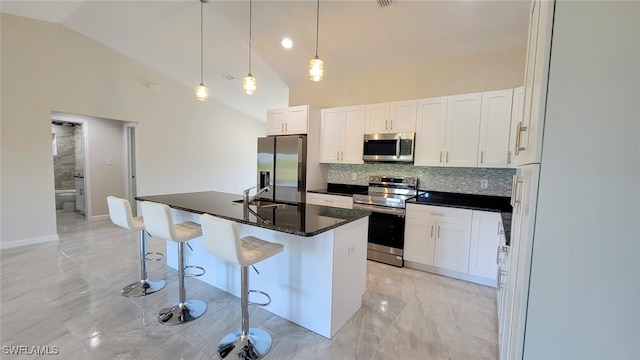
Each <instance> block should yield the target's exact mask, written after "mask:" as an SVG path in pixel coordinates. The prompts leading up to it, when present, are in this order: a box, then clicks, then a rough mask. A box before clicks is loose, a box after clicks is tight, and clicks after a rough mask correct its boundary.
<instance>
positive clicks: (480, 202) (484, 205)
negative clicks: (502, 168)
mask: <svg viewBox="0 0 640 360" xmlns="http://www.w3.org/2000/svg"><path fill="white" fill-rule="evenodd" d="M407 203H409V204H422V205H434V206H447V207H455V208H461V209H470V210H482V211H495V212H499V213H500V215H501V216H502V226H503V227H504V232H505V237H506V240H507V245H509V244H510V241H511V211H512V208H511V199H510V198H509V197H506V196H491V195H476V194H459V193H449V192H441V191H425V190H420V194H419V195H418V196H416V197H415V198H413V199H410V200H407Z"/></svg>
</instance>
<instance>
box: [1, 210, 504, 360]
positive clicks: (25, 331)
mask: <svg viewBox="0 0 640 360" xmlns="http://www.w3.org/2000/svg"><path fill="white" fill-rule="evenodd" d="M58 215H59V217H58V234H59V235H60V240H59V241H58V242H51V243H45V244H39V245H31V246H24V247H20V248H14V249H7V250H4V251H2V252H1V254H0V263H1V264H0V266H1V268H0V316H1V318H0V322H1V325H0V345H2V346H3V350H2V351H3V353H2V356H1V357H2V359H52V358H60V359H100V360H101V359H121V360H124V359H136V360H139V359H154V360H155V359H170V360H175V359H185V360H199V359H215V358H217V356H216V348H217V344H218V342H219V341H220V339H221V338H222V337H223V336H224V335H225V334H227V333H228V332H230V331H232V330H234V329H236V328H239V327H240V305H239V301H238V299H237V298H236V297H234V296H232V295H230V294H227V293H225V292H223V291H221V290H218V289H217V288H214V287H213V286H210V285H208V284H205V283H203V282H201V281H199V280H197V279H195V278H188V279H187V280H186V287H187V297H188V298H194V299H201V300H203V301H205V302H206V303H207V305H208V310H207V312H206V313H205V315H203V317H202V318H200V319H198V320H196V321H194V322H192V323H188V324H185V325H180V326H167V325H161V324H160V323H158V321H157V320H156V314H157V312H158V310H159V309H160V308H162V307H164V306H165V305H167V304H170V303H173V302H175V301H177V294H178V291H177V286H178V284H177V272H176V271H175V270H173V269H170V268H167V267H166V265H165V263H164V261H161V262H155V263H154V262H150V263H149V265H148V268H149V277H150V278H152V279H160V278H163V279H165V280H166V281H167V286H166V288H165V289H163V290H162V291H160V292H158V293H155V294H152V295H149V296H146V297H141V298H127V297H123V296H121V295H120V292H119V291H120V289H121V288H122V287H123V286H124V285H126V284H128V283H130V282H132V281H135V280H136V279H137V278H138V277H139V264H138V257H137V254H138V253H137V251H138V239H137V235H136V234H134V233H130V232H128V231H126V230H124V229H121V228H119V227H117V226H115V225H113V224H112V223H111V222H110V221H109V220H102V221H94V222H87V221H85V220H84V219H83V218H81V217H80V216H79V215H77V214H75V213H59V214H58ZM164 247H165V244H164V241H161V240H159V239H154V238H150V239H149V251H154V252H161V253H165V251H164ZM308 310H309V311H313V309H308ZM250 319H251V326H254V327H261V328H263V329H265V330H267V331H268V332H270V333H271V335H272V336H273V339H274V344H273V347H272V349H271V351H270V352H269V354H267V356H266V359H278V360H281V359H296V360H297V359H304V360H309V359H330V360H342V359H345V360H348V359H372V360H395V359H398V360H400V359H402V360H413V359H416V360H425V359H461V360H466V359H497V358H498V345H497V320H496V297H495V289H493V288H490V287H485V286H481V285H476V284H472V283H467V282H464V281H459V280H455V279H450V278H447V277H443V276H438V275H433V274H429V273H424V272H421V271H416V270H411V269H407V268H396V267H392V266H387V265H384V264H380V263H376V262H368V264H367V291H366V293H365V295H364V298H363V306H362V308H361V309H360V310H359V311H358V312H357V313H356V314H355V315H354V316H353V318H351V319H350V320H349V321H348V322H347V323H346V324H345V326H344V327H343V328H342V329H340V331H339V332H338V333H337V334H336V336H334V337H333V339H331V340H327V339H326V338H324V337H322V336H320V335H317V334H315V333H313V332H311V331H309V330H306V329H304V328H302V327H300V326H298V325H296V324H293V323H291V322H289V321H287V320H284V319H282V318H280V317H278V316H275V315H273V314H271V313H270V312H268V311H266V310H264V309H262V308H259V307H250ZM20 345H22V346H28V347H29V348H30V347H31V346H41V347H45V346H48V347H49V348H48V350H49V351H50V353H53V352H56V349H57V351H58V352H59V353H58V355H57V356H52V355H40V356H37V355H34V354H33V353H32V354H31V355H29V354H25V353H23V354H22V355H9V354H8V353H7V352H8V349H9V348H8V347H10V346H20ZM43 349H47V348H43Z"/></svg>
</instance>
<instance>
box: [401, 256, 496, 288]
mask: <svg viewBox="0 0 640 360" xmlns="http://www.w3.org/2000/svg"><path fill="white" fill-rule="evenodd" d="M404 266H405V267H408V268H411V269H415V270H421V271H426V272H430V273H433V274H438V275H444V276H448V277H452V278H456V279H460V280H464V281H469V282H472V283H476V284H480V285H486V286H490V287H496V279H487V278H483V277H481V276H476V275H470V274H465V273H461V272H458V271H453V270H447V269H443V268H439V267H436V266H430V265H424V264H420V263H417V262H413V261H408V260H405V261H404Z"/></svg>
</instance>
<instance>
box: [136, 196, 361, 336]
mask: <svg viewBox="0 0 640 360" xmlns="http://www.w3.org/2000/svg"><path fill="white" fill-rule="evenodd" d="M136 199H137V200H140V201H153V202H157V203H162V204H167V205H169V206H170V207H171V208H172V212H173V216H174V221H175V222H181V221H194V222H197V223H199V222H200V214H203V213H206V214H210V215H213V216H218V217H220V218H224V219H228V220H232V221H235V222H237V223H238V227H239V230H240V236H248V235H252V236H255V237H258V238H261V239H263V240H266V241H270V242H276V243H280V244H283V245H284V251H283V252H282V253H281V254H278V255H276V256H274V257H271V258H269V259H267V260H265V261H262V262H260V263H258V264H256V267H257V268H258V270H259V271H260V274H256V273H254V272H252V273H251V274H250V280H249V286H250V288H251V289H257V290H261V291H264V292H267V293H268V294H269V295H270V296H271V299H272V302H271V304H270V305H269V306H267V307H265V309H266V310H268V311H270V312H272V313H274V314H276V315H278V316H280V317H283V318H285V319H287V320H290V321H292V322H294V323H296V324H298V325H300V326H303V327H305V328H307V329H309V330H311V331H313V332H315V333H318V334H320V335H322V336H324V337H326V338H331V337H332V336H333V335H334V334H335V333H336V332H337V331H338V330H339V329H340V328H341V327H342V326H343V325H344V324H345V323H346V322H347V321H348V320H349V319H350V318H351V317H352V316H353V314H355V313H356V311H358V309H359V308H360V306H361V304H362V295H363V294H364V292H365V286H366V267H367V263H366V250H367V229H368V215H369V213H368V212H366V211H361V210H349V209H339V208H333V207H327V206H319V205H311V204H305V203H286V204H285V203H272V202H265V201H260V202H253V205H249V207H248V210H250V211H247V209H245V205H244V204H243V203H242V195H239V194H229V193H221V192H215V191H207V192H196V193H183V194H167V195H154V196H139V197H137V198H136ZM142 215H143V216H144V214H142ZM189 245H190V247H191V248H192V249H193V250H191V249H190V248H188V247H187V248H186V250H185V265H186V266H201V267H203V268H204V269H205V270H206V273H205V274H204V275H202V276H200V277H198V279H200V280H202V281H204V282H206V283H208V284H211V285H213V286H215V287H217V288H219V289H222V290H224V291H226V292H229V293H231V294H233V295H235V296H238V297H239V296H240V267H239V266H237V265H234V264H230V263H228V262H226V261H224V260H222V259H220V258H217V257H215V256H213V255H211V254H210V253H209V252H207V251H206V249H205V248H204V244H203V241H202V238H201V237H199V238H196V239H193V240H190V241H189ZM177 256H178V255H177V244H176V243H174V242H172V241H167V254H166V259H167V265H168V266H170V267H172V268H174V269H176V268H177V262H178V260H177ZM188 292H189V289H188V288H187V294H188ZM261 300H262V299H255V301H257V302H260V301H261ZM211 311H216V309H211Z"/></svg>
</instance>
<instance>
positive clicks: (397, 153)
mask: <svg viewBox="0 0 640 360" xmlns="http://www.w3.org/2000/svg"><path fill="white" fill-rule="evenodd" d="M396 158H397V159H400V136H398V137H397V138H396Z"/></svg>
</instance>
